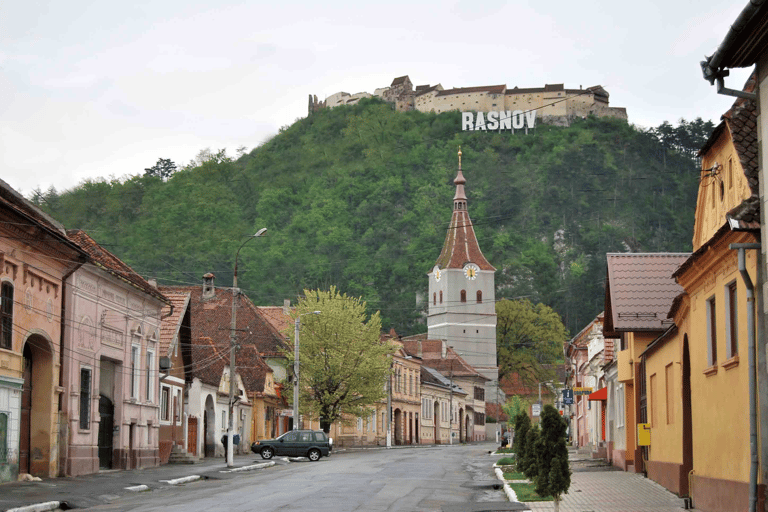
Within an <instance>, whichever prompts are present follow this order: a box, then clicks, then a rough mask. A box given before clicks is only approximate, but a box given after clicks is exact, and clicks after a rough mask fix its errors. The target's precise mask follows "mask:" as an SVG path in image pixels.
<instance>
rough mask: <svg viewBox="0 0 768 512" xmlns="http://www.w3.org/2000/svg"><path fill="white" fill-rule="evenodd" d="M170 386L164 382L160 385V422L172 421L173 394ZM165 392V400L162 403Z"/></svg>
mask: <svg viewBox="0 0 768 512" xmlns="http://www.w3.org/2000/svg"><path fill="white" fill-rule="evenodd" d="M172 391H173V390H172V389H171V386H168V385H166V384H161V385H160V422H161V423H171V422H172V421H173V398H174V394H173V393H172ZM166 393H167V399H166V400H165V403H163V399H164V398H165V397H166Z"/></svg>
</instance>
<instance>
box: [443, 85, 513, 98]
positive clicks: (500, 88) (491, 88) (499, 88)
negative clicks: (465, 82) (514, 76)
mask: <svg viewBox="0 0 768 512" xmlns="http://www.w3.org/2000/svg"><path fill="white" fill-rule="evenodd" d="M506 90H507V85H506V84H501V85H480V86H478V87H455V88H453V89H445V90H443V91H440V92H438V93H437V95H438V96H450V95H452V94H466V93H473V92H487V93H488V94H504V91H506Z"/></svg>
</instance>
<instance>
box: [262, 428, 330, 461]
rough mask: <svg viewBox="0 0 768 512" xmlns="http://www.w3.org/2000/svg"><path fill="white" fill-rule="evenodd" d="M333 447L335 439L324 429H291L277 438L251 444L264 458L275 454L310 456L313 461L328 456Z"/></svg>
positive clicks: (269, 457)
mask: <svg viewBox="0 0 768 512" xmlns="http://www.w3.org/2000/svg"><path fill="white" fill-rule="evenodd" d="M332 449H333V439H331V438H330V437H328V436H327V435H326V433H325V432H323V431H322V430H291V431H290V432H286V433H285V434H283V435H281V436H280V437H278V438H277V439H267V440H264V441H256V442H255V443H253V444H251V451H252V452H253V453H258V454H259V455H261V458H263V459H271V458H272V457H274V456H275V455H287V456H289V457H308V458H309V460H311V461H316V460H320V457H328V456H329V455H330V454H331V450H332Z"/></svg>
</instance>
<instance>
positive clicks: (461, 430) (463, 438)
mask: <svg viewBox="0 0 768 512" xmlns="http://www.w3.org/2000/svg"><path fill="white" fill-rule="evenodd" d="M478 293H480V292H478ZM463 417H464V408H463V407H459V442H460V443H466V442H467V435H466V431H465V430H464V425H462V421H461V418H463Z"/></svg>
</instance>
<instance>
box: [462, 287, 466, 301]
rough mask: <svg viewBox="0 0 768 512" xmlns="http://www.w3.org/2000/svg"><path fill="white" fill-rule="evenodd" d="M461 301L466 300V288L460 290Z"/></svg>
mask: <svg viewBox="0 0 768 512" xmlns="http://www.w3.org/2000/svg"><path fill="white" fill-rule="evenodd" d="M461 302H467V290H461Z"/></svg>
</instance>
